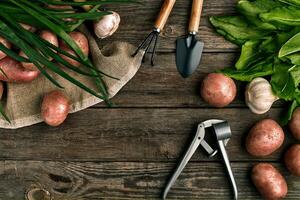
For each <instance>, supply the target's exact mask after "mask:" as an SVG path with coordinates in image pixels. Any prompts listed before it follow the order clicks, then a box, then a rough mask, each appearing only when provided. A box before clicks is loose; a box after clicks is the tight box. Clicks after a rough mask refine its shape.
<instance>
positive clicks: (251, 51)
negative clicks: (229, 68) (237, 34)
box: [235, 40, 261, 70]
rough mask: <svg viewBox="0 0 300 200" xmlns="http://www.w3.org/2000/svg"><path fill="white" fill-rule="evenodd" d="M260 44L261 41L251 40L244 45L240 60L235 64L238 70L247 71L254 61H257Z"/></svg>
mask: <svg viewBox="0 0 300 200" xmlns="http://www.w3.org/2000/svg"><path fill="white" fill-rule="evenodd" d="M260 43H261V42H260V41H259V40H249V41H247V42H245V43H244V44H243V46H242V52H241V55H240V58H239V59H238V61H237V62H236V63H235V68H236V69H238V70H241V69H245V68H247V67H248V65H249V64H251V62H252V61H255V60H256V59H257V57H258V56H259V54H260V52H259V51H258V47H259V45H260Z"/></svg>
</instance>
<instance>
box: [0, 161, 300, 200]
mask: <svg viewBox="0 0 300 200" xmlns="http://www.w3.org/2000/svg"><path fill="white" fill-rule="evenodd" d="M175 165H176V164H175V163H140V162H134V163H132V162H121V163H120V162H112V163H110V162H109V163H92V162H88V163H74V162H73V163H68V162H41V161H1V162H0V172H1V179H0V198H1V199H5V200H15V199H24V194H25V193H26V192H27V191H30V190H32V189H34V188H37V189H44V190H47V191H49V193H50V194H51V196H52V198H53V199H64V200H71V199H72V200H94V199H95V200H96V199H159V198H160V196H161V193H162V191H163V188H164V186H165V184H166V182H167V180H168V177H169V176H170V174H171V173H172V170H173V168H174V167H175ZM275 165H276V167H277V168H278V169H280V171H282V172H283V174H284V176H285V177H286V180H287V182H288V186H289V192H288V196H287V198H286V199H293V200H295V199H299V198H300V197H299V189H300V182H299V181H300V180H299V178H297V177H293V176H291V175H289V173H288V172H286V170H285V169H284V168H283V166H282V165H280V164H275ZM251 166H252V164H250V163H232V168H233V172H234V174H235V177H236V181H237V184H238V186H239V192H240V193H239V194H240V196H239V198H240V199H261V197H260V195H259V194H258V192H257V191H256V189H255V188H254V186H253V185H252V183H251V181H250V177H249V172H250V170H251ZM196 198H197V199H222V200H225V199H232V194H231V189H230V185H229V182H228V180H227V177H226V175H225V172H224V169H223V166H222V164H221V163H213V162H210V163H197V162H196V163H195V162H192V163H189V164H188V165H187V167H186V169H185V170H184V171H183V173H182V174H181V176H180V177H179V179H178V180H177V182H176V183H175V185H174V187H173V188H172V189H171V191H170V193H169V196H168V199H196ZM37 199H42V198H41V197H40V198H37ZM37 199H36V200H37ZM45 199H46V198H45Z"/></svg>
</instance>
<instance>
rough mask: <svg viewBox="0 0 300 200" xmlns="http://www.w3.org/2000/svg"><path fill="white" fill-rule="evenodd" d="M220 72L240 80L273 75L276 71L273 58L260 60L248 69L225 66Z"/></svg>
mask: <svg viewBox="0 0 300 200" xmlns="http://www.w3.org/2000/svg"><path fill="white" fill-rule="evenodd" d="M220 72H222V73H224V74H225V75H226V76H229V77H231V78H234V79H236V80H239V81H252V80H253V79H254V78H257V77H264V76H268V75H271V74H273V72H274V71H273V62H272V60H271V59H268V60H263V61H261V62H258V63H257V64H255V65H253V66H252V67H249V68H247V69H243V70H236V69H235V68H224V69H223V70H221V71H220Z"/></svg>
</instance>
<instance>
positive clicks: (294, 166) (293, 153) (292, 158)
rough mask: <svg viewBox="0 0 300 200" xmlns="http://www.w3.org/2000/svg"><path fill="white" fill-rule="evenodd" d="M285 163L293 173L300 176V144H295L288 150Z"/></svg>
mask: <svg viewBox="0 0 300 200" xmlns="http://www.w3.org/2000/svg"><path fill="white" fill-rule="evenodd" d="M284 163H285V166H286V167H287V168H288V170H289V171H290V172H291V173H292V174H294V175H296V176H300V144H295V145H293V146H291V147H290V148H289V149H288V150H287V152H286V153H285V154H284Z"/></svg>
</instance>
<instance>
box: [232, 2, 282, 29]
mask: <svg viewBox="0 0 300 200" xmlns="http://www.w3.org/2000/svg"><path fill="white" fill-rule="evenodd" d="M279 6H281V3H279V2H278V1H273V0H256V1H247V0H241V1H239V2H238V5H237V10H238V11H239V12H240V13H241V14H242V15H244V16H245V17H246V18H247V19H248V21H249V23H251V24H253V25H255V26H256V27H258V28H259V29H266V30H277V29H286V27H281V26H280V27H276V26H275V25H274V24H271V23H268V22H263V21H262V20H261V19H260V18H259V15H260V14H262V13H266V12H268V11H269V10H271V9H273V8H276V7H279Z"/></svg>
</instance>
